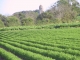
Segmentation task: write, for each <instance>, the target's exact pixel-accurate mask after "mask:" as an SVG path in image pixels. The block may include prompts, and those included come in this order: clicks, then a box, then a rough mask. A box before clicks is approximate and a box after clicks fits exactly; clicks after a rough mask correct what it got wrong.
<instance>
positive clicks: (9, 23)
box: [7, 16, 20, 26]
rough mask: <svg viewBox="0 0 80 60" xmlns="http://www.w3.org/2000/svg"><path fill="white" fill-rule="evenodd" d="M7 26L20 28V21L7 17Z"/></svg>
mask: <svg viewBox="0 0 80 60" xmlns="http://www.w3.org/2000/svg"><path fill="white" fill-rule="evenodd" d="M7 26H20V21H19V19H18V18H17V17H15V16H9V17H7Z"/></svg>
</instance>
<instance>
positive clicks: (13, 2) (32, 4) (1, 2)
mask: <svg viewBox="0 0 80 60" xmlns="http://www.w3.org/2000/svg"><path fill="white" fill-rule="evenodd" d="M56 1H57V0H0V14H3V15H8V14H9V15H11V14H13V13H14V12H19V11H26V10H36V9H38V8H39V5H43V8H44V11H45V10H46V9H48V8H50V6H51V5H52V4H53V3H54V2H56ZM79 1H80V0H79Z"/></svg>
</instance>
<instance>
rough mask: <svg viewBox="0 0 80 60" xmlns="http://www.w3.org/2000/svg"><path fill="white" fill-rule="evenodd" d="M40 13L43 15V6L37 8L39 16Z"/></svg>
mask: <svg viewBox="0 0 80 60" xmlns="http://www.w3.org/2000/svg"><path fill="white" fill-rule="evenodd" d="M41 13H43V6H42V5H40V6H39V14H41Z"/></svg>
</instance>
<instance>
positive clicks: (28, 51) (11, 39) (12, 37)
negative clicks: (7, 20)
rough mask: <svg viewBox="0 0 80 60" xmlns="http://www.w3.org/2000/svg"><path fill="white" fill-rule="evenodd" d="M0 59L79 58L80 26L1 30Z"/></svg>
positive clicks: (68, 59)
mask: <svg viewBox="0 0 80 60" xmlns="http://www.w3.org/2000/svg"><path fill="white" fill-rule="evenodd" d="M3 30H4V29H3ZM0 60H80V28H62V29H23V30H5V31H2V30H1V31H0Z"/></svg>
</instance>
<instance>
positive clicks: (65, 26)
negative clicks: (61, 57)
mask: <svg viewBox="0 0 80 60" xmlns="http://www.w3.org/2000/svg"><path fill="white" fill-rule="evenodd" d="M77 27H80V23H63V24H49V25H41V26H18V27H4V28H0V31H8V30H28V29H55V28H77Z"/></svg>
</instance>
